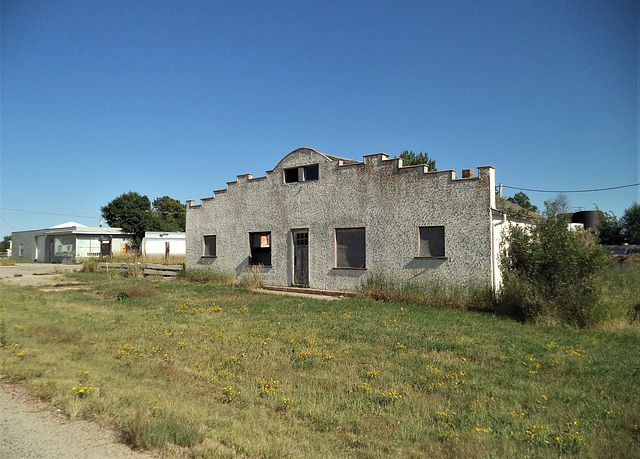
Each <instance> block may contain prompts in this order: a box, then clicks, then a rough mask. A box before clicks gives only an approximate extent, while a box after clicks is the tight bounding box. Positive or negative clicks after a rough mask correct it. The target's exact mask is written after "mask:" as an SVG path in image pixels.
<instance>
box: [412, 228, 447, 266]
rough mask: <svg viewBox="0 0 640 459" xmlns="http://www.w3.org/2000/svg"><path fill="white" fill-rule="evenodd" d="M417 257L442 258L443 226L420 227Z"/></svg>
mask: <svg viewBox="0 0 640 459" xmlns="http://www.w3.org/2000/svg"><path fill="white" fill-rule="evenodd" d="M418 256H419V257H421V258H435V257H444V226H421V227H420V249H419V255H418Z"/></svg>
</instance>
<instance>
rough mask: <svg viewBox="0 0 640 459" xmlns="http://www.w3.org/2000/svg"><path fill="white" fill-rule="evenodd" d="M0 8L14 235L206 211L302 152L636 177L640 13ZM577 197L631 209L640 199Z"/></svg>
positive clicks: (552, 2)
mask: <svg viewBox="0 0 640 459" xmlns="http://www.w3.org/2000/svg"><path fill="white" fill-rule="evenodd" d="M0 14H1V17H0V19H1V33H2V48H1V54H0V59H1V62H0V63H1V81H0V84H1V93H0V96H1V99H0V103H1V118H0V121H1V131H0V134H1V140H0V147H1V150H0V154H1V157H0V161H1V162H0V169H1V172H0V173H1V176H0V179H1V186H0V193H1V194H0V208H1V209H0V213H1V214H0V237H2V236H3V235H6V234H10V233H11V232H12V231H21V230H27V229H39V228H47V227H50V226H53V225H56V224H59V223H63V222H66V221H70V220H72V221H76V222H79V223H82V224H85V225H90V226H96V225H97V224H98V220H99V218H100V207H101V206H103V205H105V204H107V203H108V202H109V201H111V200H112V199H114V198H115V197H117V196H119V195H120V194H122V193H125V192H128V191H130V190H131V191H137V192H139V193H141V194H144V195H147V196H148V197H149V198H150V199H151V200H153V199H155V198H156V197H161V196H165V195H168V196H171V197H173V198H175V199H178V200H180V201H182V202H185V201H186V200H187V199H194V200H196V202H199V200H200V199H201V198H204V197H208V196H211V195H212V191H213V190H216V189H220V188H224V187H225V186H226V182H228V181H232V180H235V177H236V175H239V174H245V173H251V174H253V175H254V176H256V177H257V176H262V175H264V172H265V171H266V170H270V169H273V168H274V167H275V166H276V164H277V163H278V161H279V160H280V159H281V158H282V157H284V156H285V155H286V154H287V153H289V152H290V151H292V150H295V149H296V148H299V147H311V148H315V149H316V150H318V151H320V152H323V153H326V154H330V155H336V156H342V157H346V158H350V159H356V160H361V159H362V156H363V155H367V154H373V153H378V152H385V153H387V154H389V155H391V156H392V157H394V156H398V155H399V154H400V153H401V152H402V151H403V150H405V149H409V150H414V151H416V152H418V151H424V152H428V153H429V155H430V157H432V158H434V159H435V160H436V161H437V167H438V169H439V170H445V169H454V170H456V171H457V173H458V174H460V171H461V169H463V168H476V167H478V166H485V165H492V166H495V167H496V177H497V181H498V182H501V183H503V184H504V185H505V186H511V187H519V188H526V189H536V190H584V189H594V188H607V187H615V186H622V185H627V184H637V183H638V182H640V179H639V175H640V172H639V171H640V170H639V161H638V156H639V154H638V152H639V142H638V129H639V122H638V107H639V97H638V92H639V72H638V66H639V41H640V27H639V23H640V7H639V3H638V2H637V1H636V0H607V1H604V0H601V1H592V0H538V1H535V2H534V1H519V2H514V1H512V0H505V1H485V2H477V1H458V0H453V1H446V2H444V1H439V2H435V1H375V0H368V1H346V2H345V1H339V2H338V1H336V2H334V1H323V2H317V1H305V0H295V1H274V2H265V1H237V0H236V1H218V0H209V1H196V0H187V1H180V2H179V1H161V0H154V1H121V0H109V1H107V0H105V1H93V0H89V1H86V0H82V1H65V0H57V1H55V2H51V1H48V0H40V1H38V0H33V1H30V0H20V1H18V0H2V3H1V10H0ZM517 191H518V190H517V189H511V188H505V189H504V195H505V196H511V195H513V194H515V193H516V192H517ZM526 193H527V194H528V195H529V196H530V198H531V200H532V202H533V203H534V204H536V205H538V206H539V207H542V205H543V202H544V201H545V200H548V199H552V198H554V197H555V195H556V193H552V192H529V191H527V192H526ZM567 196H568V197H569V201H570V204H571V206H573V207H576V208H582V209H593V208H594V207H595V206H596V205H597V206H598V207H599V208H600V209H601V210H605V211H613V212H614V213H615V214H616V215H618V216H621V215H622V213H623V211H624V209H626V208H628V207H630V206H631V205H632V204H633V202H634V201H640V187H637V186H636V187H628V188H622V189H618V190H612V191H606V192H592V193H569V194H568V195H567Z"/></svg>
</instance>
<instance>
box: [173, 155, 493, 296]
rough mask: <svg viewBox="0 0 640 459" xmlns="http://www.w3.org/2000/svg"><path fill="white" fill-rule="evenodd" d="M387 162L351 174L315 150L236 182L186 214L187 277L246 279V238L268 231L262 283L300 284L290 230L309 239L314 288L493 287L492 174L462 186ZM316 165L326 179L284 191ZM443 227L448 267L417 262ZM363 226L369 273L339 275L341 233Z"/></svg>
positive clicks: (442, 175)
mask: <svg viewBox="0 0 640 459" xmlns="http://www.w3.org/2000/svg"><path fill="white" fill-rule="evenodd" d="M400 163H401V161H400V160H398V159H388V156H387V155H384V154H376V155H370V156H365V157H364V161H363V162H362V163H357V164H353V165H345V164H342V165H341V162H340V161H338V160H336V159H333V158H332V157H327V156H325V155H322V154H321V153H318V152H317V151H315V150H312V149H306V148H305V149H299V150H296V151H294V152H292V153H290V154H289V155H287V156H286V157H285V158H284V159H283V160H282V161H281V162H280V163H279V164H278V165H277V166H276V168H275V169H274V170H272V171H268V172H267V174H266V176H265V177H260V178H256V179H253V178H252V176H251V175H241V176H238V178H237V180H236V181H235V182H229V183H228V184H227V188H226V190H221V191H217V192H214V196H213V197H212V198H205V199H202V200H201V204H200V205H195V204H194V202H193V201H189V202H188V205H187V227H186V251H187V254H186V263H187V268H189V269H193V268H203V269H215V270H220V271H227V272H235V273H236V274H240V273H241V272H242V271H243V269H244V268H246V267H247V264H248V261H249V251H250V249H249V233H250V232H262V231H270V232H271V245H272V247H271V257H272V265H271V267H265V268H263V274H264V280H265V283H267V284H271V285H282V286H288V285H291V284H292V283H293V237H292V229H308V231H309V286H310V287H313V288H319V289H327V290H344V291H349V290H354V289H355V288H356V287H357V285H358V284H359V283H360V282H361V281H362V280H363V279H364V278H365V277H366V276H368V275H371V274H383V275H384V276H386V277H389V278H394V279H397V280H399V281H411V282H416V283H425V282H434V281H435V282H443V283H447V284H464V285H469V284H474V283H486V284H490V283H491V282H492V272H491V271H492V212H491V208H492V207H494V206H495V200H494V199H495V198H494V188H495V170H494V168H493V167H491V166H487V167H481V168H479V169H478V177H476V178H465V179H456V177H455V172H454V171H439V172H426V168H425V167H424V166H416V167H406V168H405V167H399V165H400ZM312 164H318V165H319V180H317V181H309V182H296V183H284V179H283V170H284V169H286V168H291V167H298V166H305V165H312ZM421 226H444V228H445V258H446V259H425V258H418V247H419V227H421ZM350 227H354V228H355V227H364V228H365V231H366V269H337V268H336V267H335V229H336V228H350ZM204 235H215V236H216V249H217V256H216V257H215V258H205V257H203V256H202V254H203V252H202V250H203V236H204Z"/></svg>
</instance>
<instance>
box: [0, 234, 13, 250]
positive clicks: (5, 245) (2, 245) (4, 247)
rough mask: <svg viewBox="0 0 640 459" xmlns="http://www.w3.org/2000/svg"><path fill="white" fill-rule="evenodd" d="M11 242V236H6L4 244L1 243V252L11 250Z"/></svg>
mask: <svg viewBox="0 0 640 459" xmlns="http://www.w3.org/2000/svg"><path fill="white" fill-rule="evenodd" d="M10 240H11V235H9V236H5V237H4V239H3V240H2V242H0V252H6V251H7V250H9V245H10V244H9V241H10Z"/></svg>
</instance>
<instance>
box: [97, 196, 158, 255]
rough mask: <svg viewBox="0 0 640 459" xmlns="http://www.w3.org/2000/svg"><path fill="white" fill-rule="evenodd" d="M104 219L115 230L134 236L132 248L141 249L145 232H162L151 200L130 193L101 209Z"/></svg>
mask: <svg viewBox="0 0 640 459" xmlns="http://www.w3.org/2000/svg"><path fill="white" fill-rule="evenodd" d="M100 211H101V212H102V217H103V218H104V219H105V221H106V222H107V224H108V225H109V226H111V227H113V228H122V230H123V231H124V232H125V233H129V234H132V235H133V237H132V241H131V246H132V247H133V248H134V249H136V250H137V249H139V248H140V243H141V242H142V238H143V237H144V233H145V231H162V228H161V223H160V221H159V220H158V219H157V218H155V216H154V215H153V213H152V208H151V202H150V201H149V198H148V197H146V196H143V195H141V194H139V193H136V192H135V191H129V192H128V193H123V194H122V195H120V196H118V197H117V198H115V199H114V200H113V201H111V202H110V203H109V204H107V205H106V206H104V207H101V208H100Z"/></svg>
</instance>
